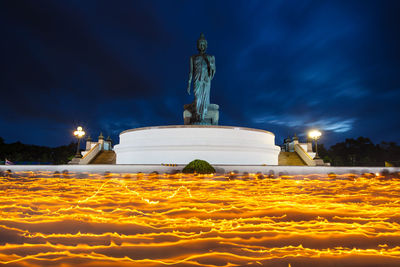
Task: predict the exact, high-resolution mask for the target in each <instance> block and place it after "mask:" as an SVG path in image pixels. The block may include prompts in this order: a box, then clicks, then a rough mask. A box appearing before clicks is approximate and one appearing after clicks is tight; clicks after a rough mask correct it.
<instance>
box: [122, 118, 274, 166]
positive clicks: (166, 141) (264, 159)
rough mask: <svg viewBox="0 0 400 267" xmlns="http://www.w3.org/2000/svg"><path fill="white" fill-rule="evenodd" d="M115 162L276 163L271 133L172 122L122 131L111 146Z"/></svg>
mask: <svg viewBox="0 0 400 267" xmlns="http://www.w3.org/2000/svg"><path fill="white" fill-rule="evenodd" d="M114 151H115V153H116V163H117V164H187V163H189V162H190V161H192V160H194V159H202V160H206V161H208V162H209V163H211V164H237V165H262V164H266V165H278V155H279V152H280V147H279V146H276V145H275V135H274V134H273V133H271V132H268V131H264V130H258V129H251V128H243V127H231V126H214V125H172V126H158V127H145V128H137V129H131V130H127V131H124V132H122V133H121V134H120V144H118V145H115V146H114Z"/></svg>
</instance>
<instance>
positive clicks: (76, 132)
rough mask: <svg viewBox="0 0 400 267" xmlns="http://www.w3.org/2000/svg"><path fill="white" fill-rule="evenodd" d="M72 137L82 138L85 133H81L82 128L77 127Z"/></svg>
mask: <svg viewBox="0 0 400 267" xmlns="http://www.w3.org/2000/svg"><path fill="white" fill-rule="evenodd" d="M74 135H75V136H76V137H78V138H82V136H84V135H85V132H84V131H82V127H81V126H78V128H76V131H74Z"/></svg>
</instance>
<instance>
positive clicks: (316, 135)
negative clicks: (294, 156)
mask: <svg viewBox="0 0 400 267" xmlns="http://www.w3.org/2000/svg"><path fill="white" fill-rule="evenodd" d="M308 136H309V137H310V138H312V139H314V140H315V139H319V138H320V137H321V132H320V131H318V130H311V131H310V132H309V133H308Z"/></svg>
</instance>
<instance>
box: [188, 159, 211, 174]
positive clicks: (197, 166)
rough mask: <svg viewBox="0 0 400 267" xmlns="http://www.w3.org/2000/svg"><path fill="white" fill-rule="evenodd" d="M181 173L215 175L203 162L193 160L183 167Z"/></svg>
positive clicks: (208, 164)
mask: <svg viewBox="0 0 400 267" xmlns="http://www.w3.org/2000/svg"><path fill="white" fill-rule="evenodd" d="M182 172H183V173H200V174H209V173H215V169H214V167H213V166H211V165H210V163H208V162H207V161H205V160H200V159H195V160H193V161H192V162H190V163H189V164H188V165H186V166H185V168H183V170H182Z"/></svg>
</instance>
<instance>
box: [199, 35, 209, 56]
mask: <svg viewBox="0 0 400 267" xmlns="http://www.w3.org/2000/svg"><path fill="white" fill-rule="evenodd" d="M206 49H207V40H206V38H204V34H203V33H201V34H200V38H199V39H198V40H197V50H199V52H206Z"/></svg>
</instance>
